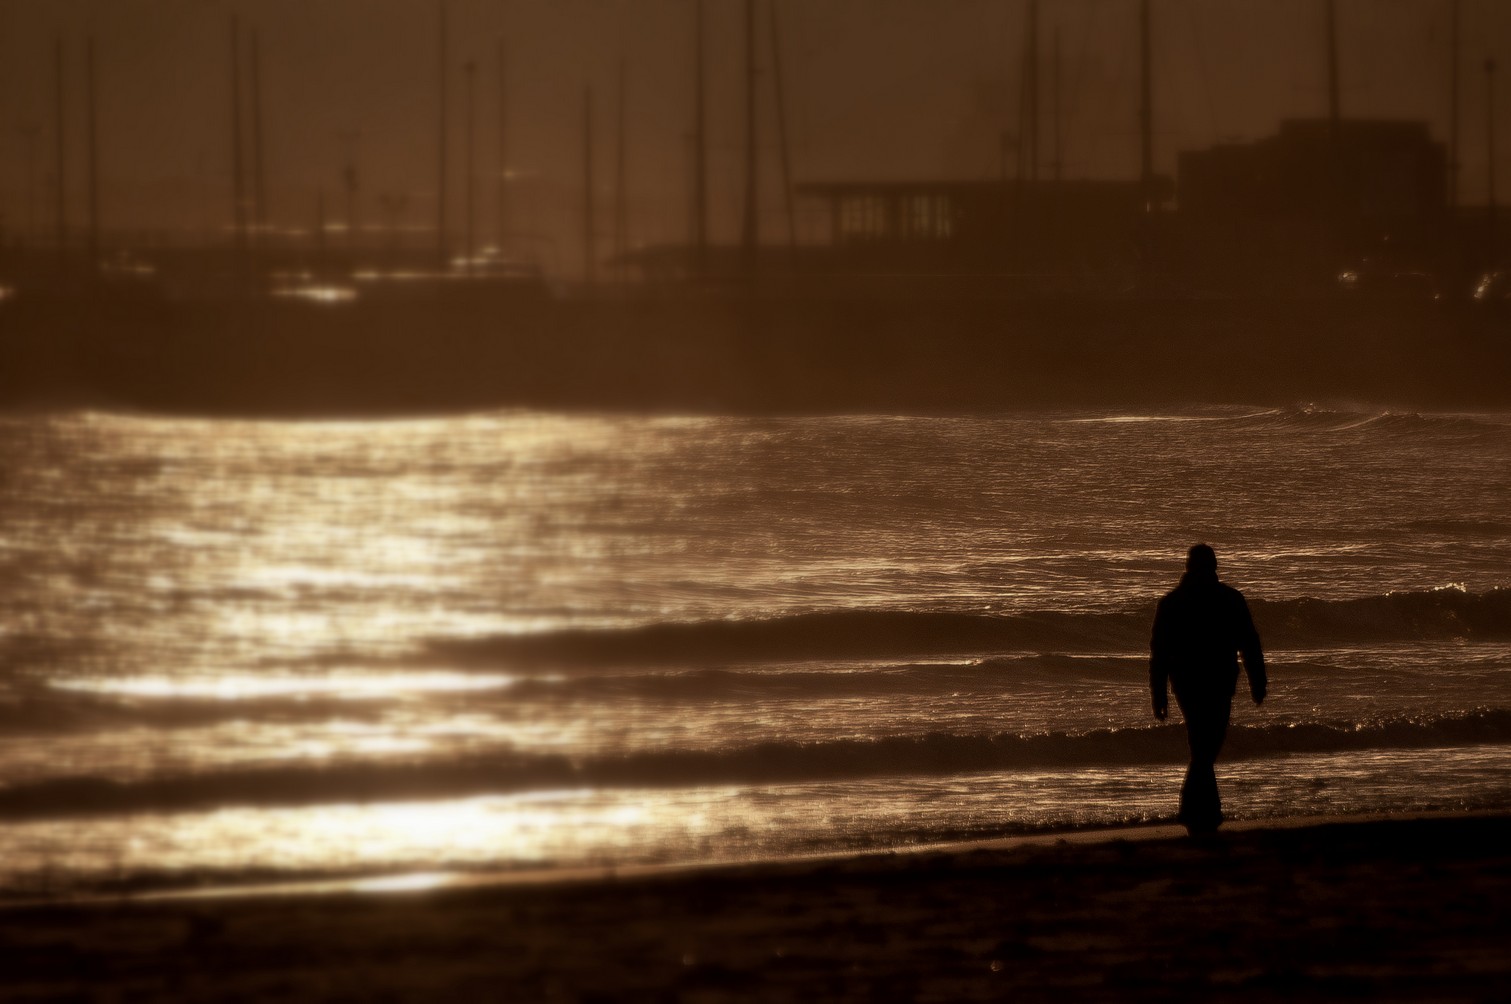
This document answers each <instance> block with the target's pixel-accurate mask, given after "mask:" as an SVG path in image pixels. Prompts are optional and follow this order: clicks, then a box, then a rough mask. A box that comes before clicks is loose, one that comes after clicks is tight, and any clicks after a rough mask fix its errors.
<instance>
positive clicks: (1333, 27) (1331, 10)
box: [1327, 0, 1339, 139]
mask: <svg viewBox="0 0 1511 1004" xmlns="http://www.w3.org/2000/svg"><path fill="white" fill-rule="evenodd" d="M1327 121H1328V126H1329V128H1330V129H1331V130H1332V134H1333V137H1334V139H1336V138H1337V136H1338V122H1339V112H1338V12H1337V9H1336V7H1335V5H1334V3H1333V0H1327Z"/></svg>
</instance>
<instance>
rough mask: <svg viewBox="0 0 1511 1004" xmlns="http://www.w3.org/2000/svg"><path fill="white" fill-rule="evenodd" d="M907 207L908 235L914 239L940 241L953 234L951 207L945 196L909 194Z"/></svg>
mask: <svg viewBox="0 0 1511 1004" xmlns="http://www.w3.org/2000/svg"><path fill="white" fill-rule="evenodd" d="M907 207H908V208H907V230H908V236H909V237H911V238H913V239H914V240H928V241H942V240H948V239H949V238H950V237H952V236H953V235H954V232H955V220H954V214H953V211H952V208H953V207H952V206H951V204H950V200H949V198H948V197H947V196H944V195H939V194H933V193H930V194H925V195H914V196H910V197H909V198H908V200H907Z"/></svg>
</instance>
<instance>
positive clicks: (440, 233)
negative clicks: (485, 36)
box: [435, 0, 448, 269]
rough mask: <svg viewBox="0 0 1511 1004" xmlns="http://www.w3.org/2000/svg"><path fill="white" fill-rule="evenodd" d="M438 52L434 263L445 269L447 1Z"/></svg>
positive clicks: (439, 4)
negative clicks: (435, 261)
mask: <svg viewBox="0 0 1511 1004" xmlns="http://www.w3.org/2000/svg"><path fill="white" fill-rule="evenodd" d="M436 15H437V29H438V30H437V33H436V41H437V46H436V48H437V52H436V88H437V90H438V93H439V107H438V109H437V128H436V195H435V243H436V260H437V264H438V265H439V267H440V268H442V269H445V268H446V258H447V252H446V61H447V58H448V56H447V52H446V42H447V38H446V35H447V30H446V0H436Z"/></svg>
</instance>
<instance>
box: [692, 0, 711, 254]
mask: <svg viewBox="0 0 1511 1004" xmlns="http://www.w3.org/2000/svg"><path fill="white" fill-rule="evenodd" d="M693 12H694V21H693V31H694V39H693V41H694V49H695V54H694V71H695V74H694V75H695V81H694V83H695V87H694V105H693V244H694V246H695V247H696V250H697V255H698V258H697V270H698V274H700V275H701V274H702V273H703V272H704V271H705V267H706V265H707V259H708V137H707V131H706V130H707V117H706V114H705V107H704V106H705V98H704V79H703V0H694V5H693Z"/></svg>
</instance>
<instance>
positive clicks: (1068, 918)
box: [0, 815, 1511, 1001]
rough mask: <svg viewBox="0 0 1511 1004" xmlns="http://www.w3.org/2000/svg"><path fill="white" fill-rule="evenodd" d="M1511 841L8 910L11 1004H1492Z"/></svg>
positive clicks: (0, 932) (1093, 840) (961, 854)
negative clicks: (1196, 1003)
mask: <svg viewBox="0 0 1511 1004" xmlns="http://www.w3.org/2000/svg"><path fill="white" fill-rule="evenodd" d="M1508 900H1511V816H1505V815H1473V816H1446V817H1441V816H1440V817H1429V818H1409V819H1370V820H1364V821H1358V820H1338V821H1330V822H1320V823H1310V824H1308V825H1300V826H1285V825H1276V826H1253V827H1249V828H1234V829H1232V830H1230V831H1227V832H1224V833H1223V834H1221V835H1220V836H1219V837H1218V838H1215V839H1212V840H1209V841H1192V840H1188V839H1185V838H1181V837H1176V836H1173V835H1172V834H1171V831H1170V829H1169V828H1155V829H1151V830H1145V831H1137V830H1131V831H1105V832H1102V833H1099V834H1077V835H1072V836H1069V837H1067V838H1056V837H1041V838H1033V839H1029V840H1016V841H1005V842H1002V843H999V844H995V845H993V844H984V845H959V846H952V847H949V848H933V849H925V850H920V851H917V852H909V853H896V854H883V855H865V856H855V857H850V858H843V859H826V860H820V861H788V862H769V863H762V864H753V865H742V866H730V867H720V868H710V869H698V870H670V871H661V872H656V871H647V872H642V873H639V874H627V875H618V876H615V877H612V878H606V877H602V876H597V877H592V876H587V877H578V878H575V879H573V878H567V877H560V878H558V879H557V880H555V881H551V882H531V883H518V882H513V883H501V884H479V885H473V886H462V887H450V888H445V889H436V888H431V889H428V890H411V891H391V892H387V893H372V892H355V891H350V890H348V891H344V892H330V891H327V892H316V891H306V892H304V893H302V894H297V895H292V894H280V895H259V896H227V897H213V898H208V899H205V898H201V899H169V900H158V901H127V900H117V901H109V902H102V903H93V904H88V905H80V904H51V905H41V906H32V907H26V908H14V907H13V908H9V909H6V910H4V911H0V958H3V960H4V963H3V967H0V997H3V998H4V999H5V1000H8V1001H10V1000H18V1001H33V1000H119V999H129V1000H147V999H164V1000H170V999H171V1000H219V1001H224V1000H333V999H342V1000H458V999H466V998H468V997H471V998H474V999H480V1000H521V1001H529V1000H676V1001H709V1000H726V999H757V1000H940V1001H948V1000H985V999H998V998H1003V997H1009V996H1010V997H1012V998H1013V999H1018V1000H1050V999H1063V998H1066V997H1071V998H1075V999H1105V1000H1155V999H1161V1000H1163V999H1172V998H1174V999H1198V998H1199V999H1242V1000H1278V999H1289V1000H1295V999H1298V998H1299V999H1321V998H1337V997H1351V998H1357V999H1364V1000H1403V999H1414V1000H1434V1001H1440V1000H1489V999H1493V998H1501V997H1502V996H1503V995H1504V994H1505V992H1506V989H1507V987H1508V986H1511V952H1508V951H1507V946H1508V945H1511V910H1508V908H1507V906H1506V904H1507V902H1508Z"/></svg>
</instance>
